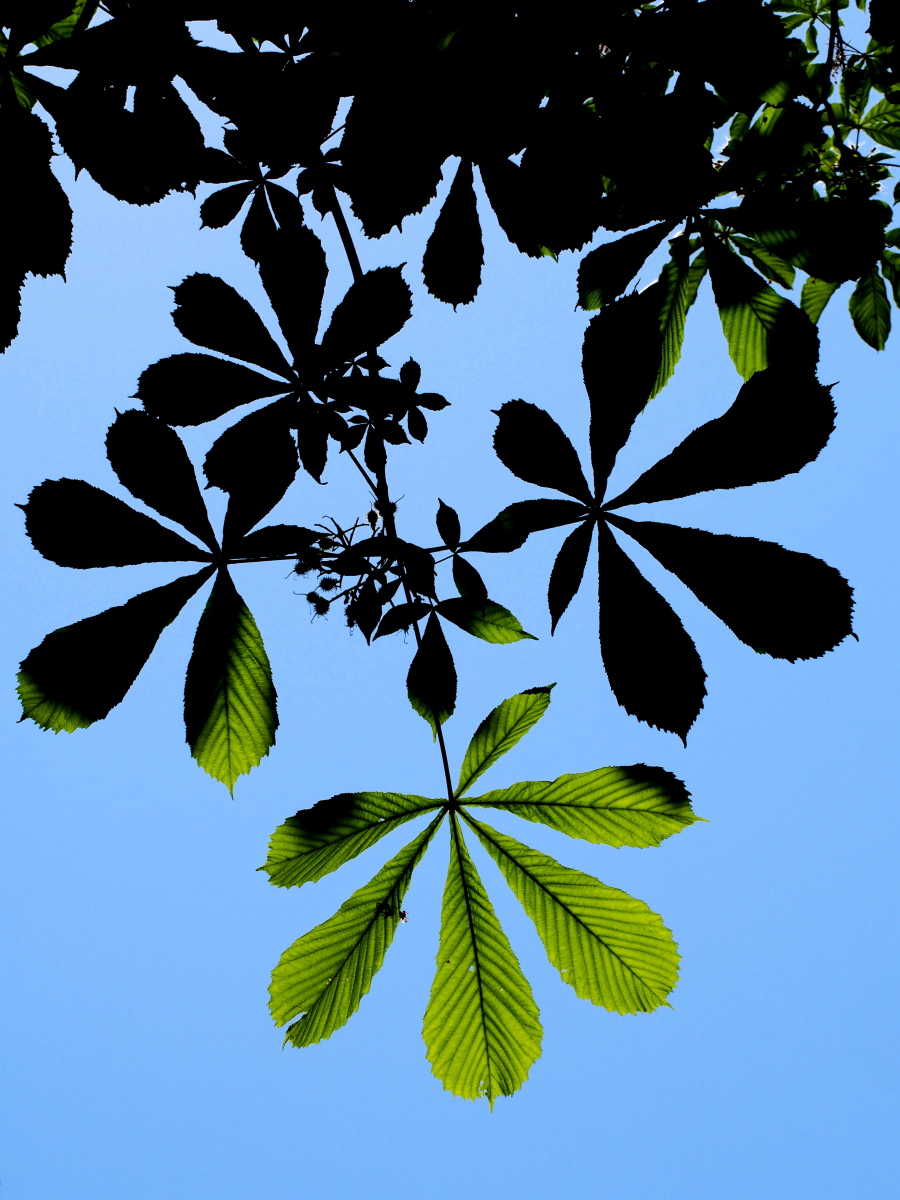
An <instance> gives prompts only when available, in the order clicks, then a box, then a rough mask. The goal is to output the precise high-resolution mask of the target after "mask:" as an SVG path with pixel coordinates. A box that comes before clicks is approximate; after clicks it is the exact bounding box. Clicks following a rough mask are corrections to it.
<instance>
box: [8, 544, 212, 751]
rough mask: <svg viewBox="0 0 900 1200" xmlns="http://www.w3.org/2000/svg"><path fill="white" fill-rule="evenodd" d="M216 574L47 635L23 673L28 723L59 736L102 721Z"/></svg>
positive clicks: (200, 573) (187, 580) (197, 577)
mask: <svg viewBox="0 0 900 1200" xmlns="http://www.w3.org/2000/svg"><path fill="white" fill-rule="evenodd" d="M211 574H212V567H206V568H205V569H204V570H202V571H198V572H197V573H196V574H195V575H185V576H184V577H183V578H181V579H176V580H175V581H174V583H167V584H165V586H163V587H158V588H153V590H152V591H149V592H142V593H141V595H140V596H135V597H134V599H133V600H129V601H128V603H127V604H122V605H119V606H118V607H116V608H109V609H107V610H106V612H102V613H99V614H98V615H97V616H96V617H87V618H85V620H83V621H78V622H76V623H75V624H74V625H67V626H66V627H65V628H64V629H57V630H55V631H54V632H53V633H50V634H48V635H47V636H46V637H45V638H44V640H43V641H42V642H41V644H40V645H39V646H37V647H35V649H34V650H32V651H31V653H30V654H29V655H28V656H27V657H26V659H25V660H24V662H23V663H22V666H21V669H20V673H19V697H20V699H21V701H22V716H23V718H24V717H30V718H31V720H32V721H34V722H36V723H37V724H38V725H39V726H40V727H41V729H52V730H53V732H54V733H59V732H60V731H61V730H65V731H66V732H67V733H73V732H74V731H75V730H76V729H86V728H87V727H88V726H89V725H92V724H93V722H94V721H102V720H103V718H104V717H105V716H107V715H108V714H109V712H110V710H111V709H113V708H115V706H116V705H117V704H120V703H121V701H122V700H123V699H124V698H125V694H126V692H127V691H128V689H129V688H130V687H131V685H132V684H133V683H134V681H135V679H137V677H138V675H139V673H140V671H141V669H142V668H143V666H144V663H145V662H146V661H147V659H148V658H149V657H150V655H151V653H152V652H153V648H154V646H155V645H156V643H157V641H158V640H159V636H160V634H161V633H162V631H163V630H164V629H165V627H166V626H167V625H171V623H172V622H173V621H174V620H175V618H176V617H177V616H178V614H179V613H180V612H181V610H182V608H184V606H185V604H187V602H188V600H190V598H191V596H193V595H194V593H195V592H196V591H197V590H198V589H199V588H200V587H201V586H202V585H203V584H204V583H205V582H206V581H207V579H209V577H210V575H211Z"/></svg>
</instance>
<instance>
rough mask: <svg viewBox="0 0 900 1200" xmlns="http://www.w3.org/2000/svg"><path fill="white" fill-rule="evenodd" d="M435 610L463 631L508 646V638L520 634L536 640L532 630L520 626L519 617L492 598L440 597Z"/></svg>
mask: <svg viewBox="0 0 900 1200" xmlns="http://www.w3.org/2000/svg"><path fill="white" fill-rule="evenodd" d="M437 610H438V612H439V613H440V614H441V616H442V617H445V618H446V619H447V620H448V621H452V622H453V624H454V625H458V626H459V628H460V629H464V630H465V631H466V633H471V634H472V636H473V637H477V638H481V640H482V641H483V642H491V643H492V644H493V645H495V646H507V645H509V644H510V642H520V641H522V639H523V638H528V639H530V640H531V641H533V642H536V641H537V638H536V637H535V636H534V634H533V633H527V632H526V631H525V630H524V629H523V628H522V624H521V622H520V621H519V618H518V617H516V616H513V614H512V613H511V612H510V611H509V609H508V608H504V607H503V605H502V604H495V603H494V601H493V600H477V599H474V598H472V597H469V596H459V597H454V598H453V599H451V600H442V601H441V602H440V604H439V605H438V606H437Z"/></svg>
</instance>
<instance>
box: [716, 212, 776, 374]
mask: <svg viewBox="0 0 900 1200" xmlns="http://www.w3.org/2000/svg"><path fill="white" fill-rule="evenodd" d="M704 244H705V246H706V253H707V259H708V261H709V273H710V279H711V280H712V285H713V293H714V295H715V299H716V304H717V305H718V309H719V319H720V320H721V322H722V330H723V332H724V334H725V338H726V340H727V342H728V353H729V354H730V355H731V360H732V362H733V363H734V365H735V367H736V368H737V371H738V374H739V375H741V377H742V378H744V379H749V378H750V376H751V375H753V374H754V373H755V372H756V371H763V370H765V368H766V367H767V366H768V365H769V356H768V341H769V333H770V331H771V330H772V329H774V327H775V323H776V321H777V320H778V315H779V313H780V312H781V310H782V309H783V308H784V306H785V305H786V304H788V303H789V301H788V300H786V299H785V298H784V296H779V295H778V293H777V292H775V291H774V290H773V289H772V288H770V287H769V285H768V284H767V283H766V281H765V280H764V279H763V278H762V277H761V276H759V275H757V273H756V272H755V271H753V270H751V268H750V267H748V266H747V264H746V263H744V262H742V261H741V259H740V258H738V256H737V255H736V254H735V253H734V252H733V251H731V250H729V249H727V248H726V247H725V246H723V245H722V243H721V242H719V241H718V240H717V239H716V238H715V237H714V236H710V235H709V234H707V235H706V236H705V238H704Z"/></svg>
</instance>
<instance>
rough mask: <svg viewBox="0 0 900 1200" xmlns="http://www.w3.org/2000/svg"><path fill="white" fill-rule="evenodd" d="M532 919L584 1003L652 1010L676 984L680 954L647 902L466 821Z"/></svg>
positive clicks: (632, 1010) (553, 959)
mask: <svg viewBox="0 0 900 1200" xmlns="http://www.w3.org/2000/svg"><path fill="white" fill-rule="evenodd" d="M467 819H468V821H469V824H470V825H471V826H472V828H473V829H474V830H475V832H476V834H477V835H478V837H479V839H480V840H481V844H482V845H483V846H484V848H485V849H486V850H487V852H488V853H489V854H490V856H491V857H492V858H493V859H494V861H495V862H496V864H497V866H498V867H499V868H500V870H501V871H502V872H503V876H504V878H505V879H506V882H507V883H508V884H509V886H510V887H511V888H512V890H513V891H514V892H515V894H516V896H517V897H518V899H519V900H520V902H521V904H522V907H523V908H524V909H525V911H526V912H527V913H528V915H529V917H531V919H532V921H534V924H535V928H536V929H537V931H538V934H539V936H540V939H541V941H542V942H543V943H544V949H545V950H546V951H547V957H548V958H549V959H550V961H551V962H552V963H553V965H554V967H556V969H557V970H558V971H559V973H560V975H561V976H562V978H563V980H564V981H565V982H566V983H568V984H571V986H572V987H573V988H574V989H575V992H576V994H577V995H578V996H580V997H581V999H582V1000H590V1001H591V1002H592V1003H593V1004H598V1005H601V1006H602V1007H603V1008H608V1009H609V1010H610V1011H611V1012H619V1013H638V1012H652V1011H653V1009H655V1008H659V1006H660V1005H661V1004H665V1003H666V997H667V996H668V994H669V993H670V992H671V991H672V989H673V988H674V987H675V984H676V982H677V980H678V949H677V947H676V945H675V941H674V939H673V937H672V934H671V932H670V931H669V930H668V929H667V928H666V927H665V925H663V923H662V918H661V917H659V916H658V915H657V914H656V913H655V912H652V911H651V910H650V909H649V908H648V907H647V905H646V904H644V902H643V901H642V900H636V899H635V898H634V897H633V896H629V895H628V894H627V892H622V891H620V890H619V889H618V888H612V887H607V885H606V884H605V883H601V882H600V880H599V879H594V878H593V877H592V876H591V875H585V874H583V873H582V872H581V871H573V870H572V869H571V868H570V867H563V866H561V865H560V864H559V863H558V862H556V861H555V859H552V858H551V857H550V856H549V855H548V854H541V853H540V851H538V850H532V849H531V848H530V847H529V846H523V845H522V843H521V842H517V841H515V839H514V838H511V837H507V836H506V835H505V834H502V833H498V832H497V830H496V829H491V827H490V826H489V825H482V824H481V823H480V822H478V821H474V820H472V819H471V818H467Z"/></svg>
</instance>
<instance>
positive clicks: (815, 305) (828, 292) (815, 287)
mask: <svg viewBox="0 0 900 1200" xmlns="http://www.w3.org/2000/svg"><path fill="white" fill-rule="evenodd" d="M840 286H841V285H840V284H839V283H829V282H828V281H827V280H825V279H814V278H813V277H812V276H810V277H809V279H807V280H806V282H805V283H804V285H803V290H802V291H801V293H800V307H801V308H802V309H803V311H804V312H805V313H806V315H807V316H808V317H809V319H810V320H811V321H812V322H813V323H814V324H816V323H818V320H819V317H821V315H822V313H823V312H824V311H825V305H826V304H827V303H828V301H829V300H830V299H831V297H832V296H833V295H834V293H835V292H836V291H837V290H838V288H839V287H840Z"/></svg>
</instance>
